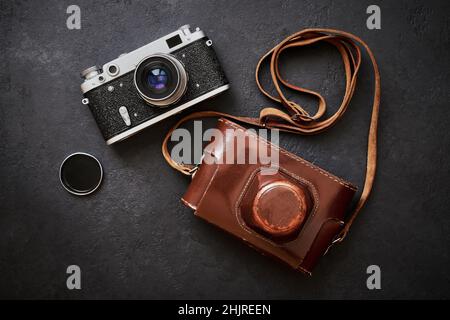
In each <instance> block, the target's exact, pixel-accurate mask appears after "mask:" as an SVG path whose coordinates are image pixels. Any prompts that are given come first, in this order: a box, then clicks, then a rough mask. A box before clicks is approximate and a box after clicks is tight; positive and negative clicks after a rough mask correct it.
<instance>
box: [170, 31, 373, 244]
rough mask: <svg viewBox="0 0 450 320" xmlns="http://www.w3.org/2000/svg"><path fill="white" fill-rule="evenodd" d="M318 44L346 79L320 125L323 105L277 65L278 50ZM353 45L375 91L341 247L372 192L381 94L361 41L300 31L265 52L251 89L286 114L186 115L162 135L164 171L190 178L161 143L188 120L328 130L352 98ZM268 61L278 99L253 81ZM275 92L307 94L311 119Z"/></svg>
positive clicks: (355, 58) (268, 111) (336, 33)
mask: <svg viewBox="0 0 450 320" xmlns="http://www.w3.org/2000/svg"><path fill="white" fill-rule="evenodd" d="M321 41H325V42H327V43H330V44H331V45H333V46H335V47H336V48H337V49H338V51H339V53H340V54H341V57H342V60H343V62H344V68H345V76H346V85H345V94H344V98H343V99H342V102H341V105H340V106H339V108H338V109H337V111H336V112H335V113H334V114H333V115H332V116H331V117H328V118H326V119H322V118H323V115H324V114H325V111H326V102H325V99H324V98H323V97H322V95H320V94H319V93H317V92H315V91H312V90H309V89H305V88H302V87H299V86H296V85H293V84H291V83H289V82H287V81H286V80H284V79H283V78H282V76H281V75H280V71H279V64H278V58H279V56H280V54H281V53H282V52H283V51H284V50H286V49H289V48H292V47H302V46H307V45H310V44H314V43H317V42H321ZM358 44H359V45H361V46H362V47H364V49H365V50H366V51H367V54H368V55H369V57H370V60H371V62H372V66H373V70H374V78H375V90H374V99H373V106H372V116H371V121H370V128H369V136H368V143H367V168H366V177H365V182H364V188H363V190H362V194H361V197H360V199H359V201H358V203H357V204H356V207H355V208H354V210H353V212H352V213H351V215H350V216H349V218H348V220H347V222H346V224H345V226H344V228H343V229H342V231H341V233H340V234H339V235H338V237H337V238H336V240H335V242H341V241H342V240H343V239H344V238H345V236H346V235H347V233H348V230H349V228H350V226H351V225H352V223H353V221H354V220H355V218H356V216H357V215H358V213H359V212H360V210H361V208H362V207H363V206H364V204H365V203H366V201H367V198H368V197H369V194H370V191H371V190H372V186H373V182H374V178H375V171H376V161H377V124H378V113H379V106H380V91H381V88H380V74H379V70H378V65H377V62H376V60H375V57H374V55H373V53H372V51H371V50H370V48H369V47H368V46H367V44H366V43H365V42H364V41H362V40H361V39H360V38H358V37H357V36H355V35H353V34H351V33H347V32H344V31H339V30H333V29H305V30H302V31H299V32H296V33H294V34H292V35H290V36H288V37H287V38H286V39H284V40H283V41H282V42H281V43H279V44H278V45H277V46H275V47H274V48H272V49H271V50H269V51H268V52H267V53H266V54H265V55H264V56H262V57H261V59H260V60H259V62H258V65H257V67H256V73H255V75H256V84H257V85H258V88H259V89H260V90H261V92H262V93H263V94H264V95H265V96H266V97H268V98H269V99H271V100H273V101H275V102H278V103H279V104H281V105H282V106H283V107H284V108H285V109H286V110H285V111H283V110H280V109H277V108H272V107H269V108H264V109H262V110H261V112H260V115H259V118H250V117H238V116H233V115H230V114H226V113H222V112H216V111H203V112H195V113H192V114H189V115H188V116H186V117H184V118H183V119H181V120H180V121H179V122H178V123H177V124H176V125H175V126H174V127H173V128H172V129H171V130H170V131H169V132H168V133H167V135H166V137H165V139H164V141H163V145H162V153H163V155H164V158H165V159H166V161H167V162H168V163H169V165H170V166H172V167H173V168H175V169H176V170H178V171H180V172H182V173H183V174H186V175H191V174H192V173H193V172H194V170H195V167H193V166H190V165H185V164H180V163H176V162H175V161H174V160H173V159H172V158H171V157H170V153H169V151H168V148H167V142H168V140H169V138H170V136H171V135H172V132H173V130H175V129H176V128H177V127H179V126H180V125H181V124H182V123H184V122H186V121H188V120H191V119H197V118H205V117H226V118H230V119H234V120H236V121H239V122H244V123H248V124H251V125H255V126H259V127H265V128H276V129H279V130H281V131H287V132H293V133H298V134H304V135H309V134H316V133H319V132H322V131H325V130H326V129H328V128H330V127H331V126H333V125H334V124H335V123H336V122H337V121H338V120H339V119H340V118H341V117H342V115H343V114H344V112H345V111H346V109H347V107H348V105H349V102H350V100H351V98H352V96H353V93H354V90H355V86H356V79H357V75H358V71H359V68H360V65H361V50H360V47H359V45H358ZM269 58H270V73H271V76H272V81H273V84H274V87H275V89H276V92H277V95H278V96H272V95H271V94H269V93H268V92H267V91H266V90H265V89H264V87H263V86H262V85H261V82H260V80H259V71H260V68H261V64H262V63H263V61H265V60H266V59H269ZM281 86H285V87H288V88H290V89H291V90H294V91H297V92H301V93H304V94H309V95H311V96H313V97H315V98H317V99H318V102H319V104H318V108H317V111H316V113H315V114H314V115H311V114H309V113H308V112H307V111H306V110H305V109H303V107H302V106H300V105H299V104H297V103H296V102H294V101H291V100H288V99H287V98H286V96H285V95H284V93H283V91H282V90H281Z"/></svg>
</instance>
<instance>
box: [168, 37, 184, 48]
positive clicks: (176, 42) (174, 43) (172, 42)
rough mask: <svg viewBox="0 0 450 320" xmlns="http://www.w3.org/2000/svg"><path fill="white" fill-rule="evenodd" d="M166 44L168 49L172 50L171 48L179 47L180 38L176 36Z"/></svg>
mask: <svg viewBox="0 0 450 320" xmlns="http://www.w3.org/2000/svg"><path fill="white" fill-rule="evenodd" d="M166 42H167V45H168V46H169V48H173V47H175V46H177V45H179V44H180V43H181V42H182V41H181V38H180V36H179V35H176V36H174V37H172V38H170V39H167V40H166Z"/></svg>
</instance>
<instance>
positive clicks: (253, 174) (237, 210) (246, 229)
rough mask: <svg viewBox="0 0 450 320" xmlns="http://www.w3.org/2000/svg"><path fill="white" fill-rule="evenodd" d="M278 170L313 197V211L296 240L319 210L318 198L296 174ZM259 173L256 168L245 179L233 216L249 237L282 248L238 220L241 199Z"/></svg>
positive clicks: (310, 185)
mask: <svg viewBox="0 0 450 320" xmlns="http://www.w3.org/2000/svg"><path fill="white" fill-rule="evenodd" d="M279 169H281V171H282V172H285V173H287V174H288V175H290V176H291V177H293V178H294V179H297V180H299V181H300V182H302V183H305V184H306V185H307V186H308V187H309V188H310V189H311V190H309V191H310V193H311V195H312V197H313V199H314V206H313V210H312V211H311V214H310V215H309V217H308V219H307V221H306V222H305V225H304V226H303V227H302V230H300V233H299V234H298V237H297V239H298V238H299V237H301V235H302V233H303V232H304V230H305V227H306V225H307V224H309V223H310V221H311V220H312V217H314V216H315V214H316V212H317V210H318V208H319V196H318V192H317V190H316V188H315V186H314V185H313V184H312V183H311V182H309V181H307V180H306V179H304V178H301V177H299V176H298V175H296V174H294V173H292V172H290V171H289V170H286V169H285V168H279ZM260 171H261V168H257V169H255V170H254V171H253V172H252V173H251V174H250V176H249V178H248V179H247V182H246V183H245V185H244V187H243V188H242V191H241V192H240V194H239V197H238V199H237V200H236V203H235V205H234V214H235V216H236V220H237V222H238V223H239V225H240V226H241V227H242V229H244V230H245V231H246V232H247V233H248V234H251V235H253V236H256V237H258V238H260V239H261V240H264V241H265V242H268V243H270V244H271V245H273V246H276V247H282V246H283V244H278V243H276V242H274V241H272V240H270V239H267V238H265V237H263V236H262V235H260V234H259V233H257V232H256V231H254V230H252V229H250V228H248V227H247V226H246V225H245V223H243V222H242V221H241V219H240V218H239V215H240V214H239V213H240V211H241V210H240V209H239V204H240V203H241V201H242V198H243V197H244V195H245V193H246V191H247V190H248V186H249V184H250V183H251V181H252V180H253V179H254V177H255V176H256V175H257V174H258V172H260ZM314 240H315V239H314ZM308 251H309V249H308ZM305 257H306V255H305ZM303 259H304V258H301V260H300V263H299V264H301V263H302V262H303Z"/></svg>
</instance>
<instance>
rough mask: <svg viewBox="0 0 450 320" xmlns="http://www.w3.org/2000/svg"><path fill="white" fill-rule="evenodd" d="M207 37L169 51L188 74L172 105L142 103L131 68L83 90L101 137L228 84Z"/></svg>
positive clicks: (127, 127) (129, 127)
mask: <svg viewBox="0 0 450 320" xmlns="http://www.w3.org/2000/svg"><path fill="white" fill-rule="evenodd" d="M207 40H208V38H207V37H204V38H202V39H199V40H197V41H195V42H193V43H191V44H189V45H187V46H185V47H183V48H181V49H179V50H176V51H174V52H172V53H171V54H172V55H173V56H175V57H176V58H177V59H178V60H179V61H181V62H182V63H183V65H184V67H185V70H186V73H187V74H188V77H189V80H188V83H187V89H186V93H185V95H184V96H183V97H182V98H181V99H180V100H179V101H178V102H177V103H175V104H174V105H173V106H170V107H167V108H160V107H152V106H149V105H148V104H147V103H145V101H144V100H142V98H141V97H140V96H139V94H138V92H137V90H136V88H135V86H134V80H133V77H134V71H132V72H129V73H127V74H125V75H123V76H121V77H119V78H117V79H115V80H113V81H110V82H108V83H105V84H104V85H102V86H100V87H98V88H95V89H93V90H90V91H88V92H86V93H85V94H84V97H86V98H88V99H89V108H90V110H91V112H92V115H93V116H94V119H95V121H96V122H97V125H98V127H99V129H100V131H101V133H102V135H103V137H104V139H105V140H108V139H111V138H112V137H114V136H116V135H118V134H119V133H122V132H124V131H126V130H129V129H131V128H132V127H134V126H136V125H138V124H140V123H142V122H145V121H147V120H150V119H152V118H154V117H156V116H158V115H160V114H163V113H165V112H168V111H170V110H171V109H173V108H176V107H177V106H180V105H182V104H184V103H186V102H188V101H190V100H192V99H195V98H197V97H199V96H201V95H203V94H206V93H208V92H210V91H211V90H214V89H217V88H219V87H221V86H223V85H225V84H228V80H227V78H226V76H225V73H224V71H223V70H222V67H221V65H220V62H219V59H218V58H217V55H216V53H215V51H214V46H207V45H206V41H207ZM105 62H106V61H105ZM138 62H139V61H136V63H138ZM120 84H122V86H120ZM197 84H198V86H197ZM109 86H113V87H114V90H113V91H112V92H110V91H109V90H108V87H109ZM121 106H126V107H127V109H128V113H129V115H130V120H131V126H127V125H126V124H125V122H124V121H123V120H122V117H121V116H120V114H119V108H120V107H121Z"/></svg>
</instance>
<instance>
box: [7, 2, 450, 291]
mask: <svg viewBox="0 0 450 320" xmlns="http://www.w3.org/2000/svg"><path fill="white" fill-rule="evenodd" d="M70 4H77V5H79V6H80V8H81V30H68V29H67V27H66V19H67V17H68V15H67V14H66V8H67V7H68V6H69V5H70ZM370 4H377V5H379V6H380V8H381V19H382V22H381V23H382V24H381V27H382V28H381V30H368V29H367V27H366V19H367V17H368V15H367V14H366V8H367V7H368V6H369V5H370ZM449 9H450V6H449V3H448V2H446V1H414V0H413V1H379V0H377V1H375V2H373V1H365V0H364V1H356V0H355V1H331V0H330V1H241V0H239V1H234V0H227V1H175V0H172V1H162V0H157V1H95V3H94V2H93V1H85V0H77V1H75V2H74V3H72V1H1V3H0V10H1V12H0V19H1V20H0V25H1V29H0V30H1V32H0V48H1V49H0V50H1V55H0V56H1V68H0V75H1V76H0V91H1V96H0V99H1V100H0V101H1V109H0V181H1V189H0V297H2V298H70V299H72V298H200V299H202V298H255V299H265V298H288V299H304V298H333V299H341V298H343V299H366V298H368V299H379V298H393V299H399V298H414V299H416V298H450V286H449V280H450V274H449V269H450V268H449V264H450V256H449V240H450V236H449V234H450V221H449V194H450V188H449V183H448V179H449V172H450V165H449V160H450V158H449V152H450V148H449V142H450V134H449V125H450V121H449V115H450V113H449V109H448V105H447V104H448V101H449V91H448V85H449V67H450V65H449V58H448V51H449V49H450V46H449V36H450V22H449V18H448V16H449V14H450V10H449ZM187 23H189V24H191V26H192V27H196V26H199V27H201V28H202V29H203V30H204V31H205V32H206V33H207V34H208V35H209V36H210V38H211V39H212V40H213V41H214V46H215V49H216V51H217V53H218V55H219V58H220V60H221V62H222V64H223V67H224V69H225V71H226V73H227V76H228V78H229V80H230V82H231V86H232V89H231V90H230V91H229V92H227V93H225V94H223V95H222V96H220V97H217V98H216V99H214V100H211V101H208V102H206V103H202V104H201V105H199V106H198V107H196V109H199V110H200V109H203V110H206V109H215V110H221V111H226V112H230V113H233V114H246V115H257V114H258V111H259V110H260V108H261V107H262V106H270V105H272V103H271V102H269V101H268V100H266V99H265V98H264V97H263V96H262V95H261V94H260V93H259V92H258V90H257V87H256V85H255V81H254V76H253V73H254V68H255V65H256V62H257V60H258V58H259V57H260V56H261V54H263V53H264V52H265V50H267V49H269V48H271V47H272V46H273V45H275V44H276V43H277V42H279V41H280V40H282V39H283V38H284V37H285V36H287V35H289V34H291V33H293V32H295V31H298V30H300V29H303V28H306V27H332V28H338V29H343V30H346V31H349V32H352V33H354V34H356V35H358V36H360V37H362V38H363V39H364V40H365V41H366V42H367V43H368V44H369V45H370V46H371V48H372V49H373V51H374V52H375V54H376V57H377V59H378V62H379V65H380V69H381V77H382V105H381V114H380V130H379V141H380V143H379V157H378V159H379V166H378V174H377V178H376V184H375V187H374V190H373V194H372V196H371V198H370V201H369V203H368V205H367V206H366V207H365V208H364V210H363V211H362V213H361V216H360V217H359V218H358V220H357V221H356V223H355V225H354V227H353V229H352V230H351V233H350V235H349V237H348V238H347V240H346V241H345V242H344V243H343V244H342V245H339V246H338V247H335V248H334V249H333V250H332V251H331V252H330V253H329V254H328V255H327V256H326V257H324V259H323V260H322V261H321V263H320V264H319V266H318V267H317V269H316V270H315V273H314V276H313V277H312V278H307V277H305V276H303V275H302V274H300V273H297V272H295V271H292V270H290V269H289V268H287V267H286V266H284V265H282V264H280V263H278V262H276V261H273V260H272V259H270V258H267V257H264V256H261V255H260V254H258V253H257V252H255V251H253V250H252V249H250V248H248V247H246V246H245V245H244V244H241V243H240V242H238V241H237V240H236V239H234V238H232V237H230V236H229V235H227V234H225V233H223V232H221V231H220V230H218V229H216V228H215V227H213V226H210V225H208V224H207V223H205V222H204V221H202V220H200V219H197V218H196V217H194V216H193V214H192V211H191V210H190V209H188V208H186V207H185V206H184V205H183V204H182V203H181V202H180V200H179V199H180V197H181V196H182V194H183V192H184V190H186V187H187V186H188V184H189V179H188V178H186V177H184V176H182V175H181V174H179V173H178V172H176V171H174V170H172V169H171V168H170V167H169V166H168V165H167V164H166V163H165V162H164V160H163V157H162V155H161V152H160V146H161V141H162V138H163V136H164V134H165V133H166V131H167V130H168V129H169V127H170V126H171V125H173V124H174V122H175V121H176V120H177V118H178V117H179V116H178V117H174V118H171V119H169V120H167V121H164V122H163V123H160V124H158V125H156V126H154V127H152V128H150V129H148V130H146V131H145V132H142V133H141V134H139V135H137V136H135V137H133V138H131V139H129V140H127V141H125V142H123V143H120V144H118V145H116V146H113V147H108V146H106V145H105V143H104V141H103V139H102V137H101V134H100V132H99V130H98V128H97V127H96V124H95V122H94V120H93V118H92V116H91V114H90V112H89V110H88V109H87V108H86V106H84V105H82V104H81V93H80V88H79V85H80V83H81V79H80V78H79V76H78V73H79V71H81V70H82V69H84V68H85V67H88V66H90V65H93V64H99V65H101V64H103V63H105V62H107V61H110V60H111V59H113V58H115V57H117V56H118V55H119V54H120V53H122V52H127V51H130V50H132V49H135V48H138V47H140V46H142V45H144V44H146V43H148V42H150V41H152V40H154V39H156V38H158V37H160V36H163V35H165V34H167V33H169V32H171V31H173V30H175V29H176V28H178V27H179V26H181V25H184V24H187ZM283 61H284V62H285V65H284V67H283V68H282V69H283V72H284V73H285V74H286V75H287V77H288V78H289V79H291V80H292V81H294V82H296V83H299V84H301V85H304V86H306V87H308V88H313V89H316V90H318V91H320V92H323V93H324V94H325V96H326V98H327V99H328V102H329V105H330V109H331V111H332V110H335V108H336V106H337V105H338V103H339V102H340V99H341V97H342V95H343V89H344V78H343V73H342V72H343V68H342V63H341V61H340V58H339V55H338V53H337V52H336V51H335V50H334V49H333V48H331V47H329V46H327V45H317V46H313V47H311V48H306V49H301V50H294V52H291V53H288V54H287V55H286V56H285V57H284V58H283ZM372 85H373V81H372V78H371V69H370V67H369V64H368V61H367V57H365V58H364V65H363V68H362V72H361V74H360V76H359V83H358V86H357V91H356V93H355V96H354V98H353V101H352V103H351V105H350V107H349V110H348V112H347V113H346V114H345V116H344V117H343V119H342V120H341V121H340V122H339V124H338V125H336V126H335V127H334V128H332V129H331V130H329V131H327V132H326V133H324V134H321V135H318V136H312V137H301V136H296V135H290V134H282V136H281V145H282V146H283V147H285V148H286V149H288V150H290V151H292V152H294V153H295V154H298V155H300V156H302V157H304V158H306V159H308V160H310V161H312V162H314V163H316V164H318V165H320V166H322V167H324V168H326V169H328V170H329V171H331V172H333V173H335V174H336V175H339V176H342V177H343V178H345V179H348V180H350V181H353V182H354V183H356V184H357V185H359V186H361V185H362V180H363V174H364V166H365V150H366V136H367V128H368V122H369V114H370V107H371V94H372ZM297 99H299V101H301V102H304V103H306V105H308V108H309V110H313V108H314V106H315V104H314V102H312V103H311V101H309V100H305V99H304V97H297ZM76 151H83V152H89V153H92V154H93V155H95V156H97V157H98V158H99V159H100V161H101V162H102V164H103V166H104V170H105V177H104V181H103V184H102V186H101V188H100V189H99V190H98V191H97V192H96V193H95V194H93V195H91V196H89V197H75V196H72V195H70V194H68V193H67V192H66V191H65V190H64V189H63V188H62V187H61V185H60V183H59V180H58V179H59V178H58V169H59V165H60V163H61V161H62V160H63V159H64V158H65V157H66V156H67V155H68V154H70V153H73V152H76ZM72 264H76V265H79V266H80V268H81V271H82V279H81V283H82V289H81V290H72V291H70V290H68V289H67V288H66V277H67V274H66V268H67V266H68V265H72ZM372 264H375V265H379V266H380V268H381V281H382V289H381V290H372V291H371V290H368V289H367V287H366V279H367V274H366V268H367V266H369V265H372Z"/></svg>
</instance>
